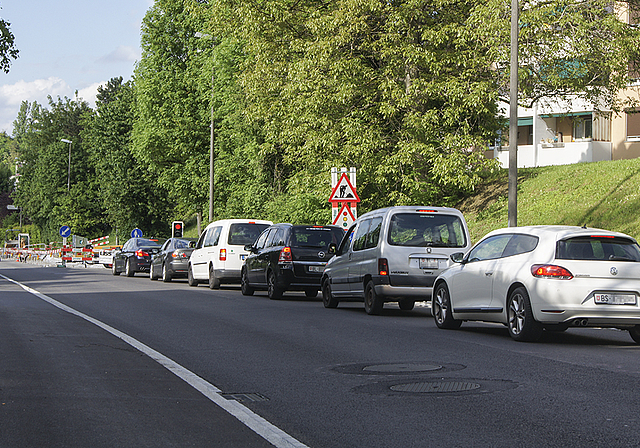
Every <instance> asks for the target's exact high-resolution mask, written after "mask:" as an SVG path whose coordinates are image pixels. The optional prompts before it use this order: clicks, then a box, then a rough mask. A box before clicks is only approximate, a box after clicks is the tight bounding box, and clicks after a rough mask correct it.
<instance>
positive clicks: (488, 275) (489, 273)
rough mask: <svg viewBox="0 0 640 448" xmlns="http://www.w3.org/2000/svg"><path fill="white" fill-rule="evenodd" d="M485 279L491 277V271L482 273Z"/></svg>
mask: <svg viewBox="0 0 640 448" xmlns="http://www.w3.org/2000/svg"><path fill="white" fill-rule="evenodd" d="M484 275H485V277H491V276H492V275H493V271H487V272H485V273H484Z"/></svg>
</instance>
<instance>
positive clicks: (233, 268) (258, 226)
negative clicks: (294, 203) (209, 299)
mask: <svg viewBox="0 0 640 448" xmlns="http://www.w3.org/2000/svg"><path fill="white" fill-rule="evenodd" d="M271 224H273V223H272V222H271V221H260V220H257V219H221V220H219V221H214V222H212V223H211V224H209V225H208V226H207V228H206V229H205V230H204V232H202V235H200V238H199V239H198V243H197V244H196V248H195V249H194V251H193V252H192V253H191V257H190V258H189V268H188V269H189V270H188V273H187V276H188V279H189V286H197V285H198V283H200V282H208V283H209V288H211V289H217V288H219V287H220V284H221V283H240V270H241V269H242V263H243V261H244V259H245V257H246V256H247V254H248V252H247V251H246V250H244V246H245V245H247V244H253V243H254V241H255V240H256V239H257V238H258V236H260V234H261V233H262V231H263V230H264V229H266V228H267V227H269V226H270V225H271Z"/></svg>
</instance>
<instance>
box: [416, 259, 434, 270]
mask: <svg viewBox="0 0 640 448" xmlns="http://www.w3.org/2000/svg"><path fill="white" fill-rule="evenodd" d="M419 265H420V269H438V259H437V258H421V259H420V263H419Z"/></svg>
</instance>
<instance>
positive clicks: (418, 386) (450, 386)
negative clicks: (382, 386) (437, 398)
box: [391, 381, 480, 393]
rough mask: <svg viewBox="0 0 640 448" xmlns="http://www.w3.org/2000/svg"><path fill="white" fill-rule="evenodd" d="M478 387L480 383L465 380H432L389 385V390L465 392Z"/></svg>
mask: <svg viewBox="0 0 640 448" xmlns="http://www.w3.org/2000/svg"><path fill="white" fill-rule="evenodd" d="M479 388H480V384H478V383H471V382H466V381H434V382H424V383H408V384H398V385H395V386H391V390H393V391H395V392H414V393H446V392H465V391H469V390H474V389H479Z"/></svg>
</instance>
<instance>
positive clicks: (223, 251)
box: [220, 249, 227, 261]
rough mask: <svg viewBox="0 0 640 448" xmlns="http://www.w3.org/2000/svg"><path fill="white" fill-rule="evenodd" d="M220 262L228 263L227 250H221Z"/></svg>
mask: <svg viewBox="0 0 640 448" xmlns="http://www.w3.org/2000/svg"><path fill="white" fill-rule="evenodd" d="M220 261H227V249H220Z"/></svg>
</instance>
